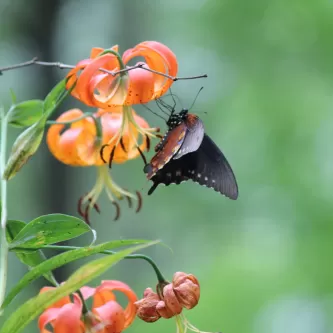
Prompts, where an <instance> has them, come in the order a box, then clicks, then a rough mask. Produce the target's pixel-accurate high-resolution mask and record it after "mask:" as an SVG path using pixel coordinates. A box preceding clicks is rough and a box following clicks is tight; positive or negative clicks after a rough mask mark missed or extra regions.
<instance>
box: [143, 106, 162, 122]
mask: <svg viewBox="0 0 333 333" xmlns="http://www.w3.org/2000/svg"><path fill="white" fill-rule="evenodd" d="M142 106H143V107H145V108H146V109H147V110H148V111H150V112H151V113H153V114H154V115H155V116H157V117H160V118H161V119H163V120H164V121H166V119H164V117H162V116H161V115H160V114H158V113H156V112H155V111H153V110H152V109H150V108H149V107H148V106H147V105H144V104H142Z"/></svg>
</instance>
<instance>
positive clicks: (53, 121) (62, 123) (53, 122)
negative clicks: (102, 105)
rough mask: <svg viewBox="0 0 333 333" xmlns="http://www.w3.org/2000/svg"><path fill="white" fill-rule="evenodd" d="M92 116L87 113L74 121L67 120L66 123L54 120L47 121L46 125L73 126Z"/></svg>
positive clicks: (91, 113) (90, 113)
mask: <svg viewBox="0 0 333 333" xmlns="http://www.w3.org/2000/svg"><path fill="white" fill-rule="evenodd" d="M92 115H93V112H87V113H85V114H84V115H82V116H80V117H78V118H75V119H72V120H68V121H56V120H48V121H47V122H46V124H47V125H54V124H55V125H69V124H73V123H76V122H77V121H79V120H82V119H85V118H89V117H91V116H92Z"/></svg>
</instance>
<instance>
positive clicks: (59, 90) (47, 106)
mask: <svg viewBox="0 0 333 333" xmlns="http://www.w3.org/2000/svg"><path fill="white" fill-rule="evenodd" d="M66 80H67V79H63V80H61V81H60V82H59V83H57V85H56V86H55V87H54V88H53V89H52V90H51V91H50V92H49V93H48V95H47V96H46V97H45V100H44V113H49V111H50V110H52V109H54V108H55V107H56V105H57V103H58V102H59V100H60V99H61V97H62V96H63V94H64V93H65V92H66Z"/></svg>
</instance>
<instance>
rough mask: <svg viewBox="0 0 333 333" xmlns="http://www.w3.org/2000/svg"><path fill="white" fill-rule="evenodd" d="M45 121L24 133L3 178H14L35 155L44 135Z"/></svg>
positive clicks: (11, 156) (14, 146)
mask: <svg viewBox="0 0 333 333" xmlns="http://www.w3.org/2000/svg"><path fill="white" fill-rule="evenodd" d="M44 127H45V119H42V120H40V121H38V122H37V123H35V124H33V125H32V126H30V127H28V128H27V129H26V130H25V131H24V132H22V133H21V134H20V135H19V136H18V138H17V139H16V141H15V142H14V144H13V147H12V151H11V154H10V156H9V159H8V162H7V165H6V168H5V171H4V173H3V175H2V177H3V178H4V179H6V180H9V179H11V178H13V177H14V176H15V175H16V173H17V172H18V171H19V170H20V169H21V168H22V166H23V165H24V164H25V163H26V162H27V161H28V159H29V158H30V157H31V156H32V155H34V154H35V152H36V151H37V149H38V147H39V145H40V143H41V142H42V139H43V135H44Z"/></svg>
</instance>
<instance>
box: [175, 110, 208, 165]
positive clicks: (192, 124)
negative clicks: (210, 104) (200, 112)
mask: <svg viewBox="0 0 333 333" xmlns="http://www.w3.org/2000/svg"><path fill="white" fill-rule="evenodd" d="M185 125H186V134H185V138H184V141H183V142H182V145H181V147H180V149H179V150H178V151H177V153H176V154H175V155H174V156H173V158H174V159H179V158H181V157H182V156H184V155H186V154H188V153H192V152H194V151H196V150H198V149H199V147H200V145H201V143H202V140H203V138H204V134H205V128H204V124H203V122H202V121H201V119H200V118H199V117H198V116H196V115H194V114H191V113H189V114H188V115H187V118H186V120H185Z"/></svg>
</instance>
